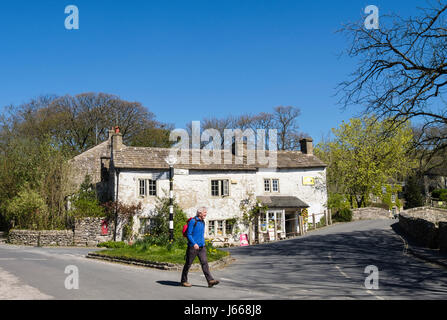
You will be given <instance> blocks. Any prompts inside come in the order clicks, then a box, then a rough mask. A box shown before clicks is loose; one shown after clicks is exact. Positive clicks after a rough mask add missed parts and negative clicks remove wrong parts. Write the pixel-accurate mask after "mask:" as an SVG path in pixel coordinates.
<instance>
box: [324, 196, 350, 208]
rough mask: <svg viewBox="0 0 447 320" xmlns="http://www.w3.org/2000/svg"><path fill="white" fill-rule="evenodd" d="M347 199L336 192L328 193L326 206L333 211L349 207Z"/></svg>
mask: <svg viewBox="0 0 447 320" xmlns="http://www.w3.org/2000/svg"><path fill="white" fill-rule="evenodd" d="M350 207H351V206H350V204H349V201H348V200H347V199H346V196H345V195H343V194H338V193H329V195H328V208H329V209H333V210H335V211H338V210H341V209H345V208H350Z"/></svg>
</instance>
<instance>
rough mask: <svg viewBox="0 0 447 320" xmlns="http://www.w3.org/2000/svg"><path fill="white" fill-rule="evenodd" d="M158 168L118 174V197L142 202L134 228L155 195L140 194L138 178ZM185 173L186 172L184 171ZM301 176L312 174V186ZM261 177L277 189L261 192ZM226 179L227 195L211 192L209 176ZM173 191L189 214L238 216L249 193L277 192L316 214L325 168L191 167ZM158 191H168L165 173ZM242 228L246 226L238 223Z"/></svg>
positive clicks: (322, 201) (322, 196)
mask: <svg viewBox="0 0 447 320" xmlns="http://www.w3.org/2000/svg"><path fill="white" fill-rule="evenodd" d="M159 173H160V171H157V170H152V171H151V170H147V171H146V170H145V171H141V170H139V171H136V170H135V171H132V170H122V171H121V173H120V178H119V192H118V194H119V196H118V197H119V201H122V202H124V203H126V204H137V203H138V202H141V203H142V213H141V214H140V215H139V216H137V217H136V218H135V220H134V232H138V230H139V228H140V223H139V218H141V217H150V216H152V215H153V214H154V213H155V212H154V209H155V205H156V197H154V196H146V197H140V196H139V189H138V188H139V185H138V180H139V179H152V177H153V175H157V174H159ZM184 173H186V172H184ZM303 177H314V179H315V186H305V185H303ZM264 178H274V179H279V181H280V182H279V184H280V192H279V193H276V192H275V193H274V192H271V193H270V192H269V193H266V192H264ZM214 179H229V180H230V184H229V193H230V194H229V196H228V197H213V196H211V180H214ZM174 193H175V197H176V200H177V201H178V203H179V205H180V207H181V208H182V209H183V210H184V211H185V212H186V214H187V215H188V216H189V217H193V216H195V214H196V211H197V208H198V207H200V206H205V207H207V208H208V215H207V220H208V221H210V220H225V219H230V218H239V217H240V216H241V211H240V204H241V201H242V200H246V199H247V198H249V197H250V196H253V197H256V196H264V195H270V196H274V195H278V196H296V197H298V198H300V199H301V200H303V201H304V202H306V203H307V204H308V205H309V206H310V208H309V214H310V215H311V214H312V213H315V214H319V213H322V212H324V210H326V207H325V206H326V203H327V190H326V171H325V169H303V170H291V169H287V170H262V171H257V172H256V171H205V170H203V171H199V170H190V171H189V172H188V174H179V173H177V172H176V174H175V177H174ZM157 195H158V196H159V197H165V196H166V197H167V196H168V195H169V180H168V179H167V177H166V176H165V177H164V178H162V179H161V180H158V182H157ZM121 228H122V226H120V225H119V226H118V232H117V236H118V239H120V238H121V234H122V230H121ZM239 228H240V229H241V232H244V233H246V232H247V230H245V229H244V228H243V226H239Z"/></svg>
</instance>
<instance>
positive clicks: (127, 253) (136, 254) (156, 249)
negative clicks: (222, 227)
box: [95, 245, 229, 264]
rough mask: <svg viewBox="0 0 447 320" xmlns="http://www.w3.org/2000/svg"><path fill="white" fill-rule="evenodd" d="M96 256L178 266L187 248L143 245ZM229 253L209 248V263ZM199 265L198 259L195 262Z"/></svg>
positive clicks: (112, 250)
mask: <svg viewBox="0 0 447 320" xmlns="http://www.w3.org/2000/svg"><path fill="white" fill-rule="evenodd" d="M95 253H96V254H99V255H103V256H107V257H113V258H124V259H126V258H127V259H138V260H144V261H148V262H168V263H176V264H184V263H185V253H186V247H185V248H179V247H173V248H171V250H169V249H168V247H167V246H158V245H151V246H148V245H142V246H135V245H133V246H126V247H123V248H112V249H106V250H102V251H97V252H95ZM228 255H229V253H228V252H226V251H222V250H219V249H216V248H207V256H208V262H213V261H217V260H219V259H222V258H224V257H226V256H228ZM194 263H198V258H196V259H195V260H194Z"/></svg>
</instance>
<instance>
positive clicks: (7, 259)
mask: <svg viewBox="0 0 447 320" xmlns="http://www.w3.org/2000/svg"><path fill="white" fill-rule="evenodd" d="M13 260H17V259H16V258H0V261H13Z"/></svg>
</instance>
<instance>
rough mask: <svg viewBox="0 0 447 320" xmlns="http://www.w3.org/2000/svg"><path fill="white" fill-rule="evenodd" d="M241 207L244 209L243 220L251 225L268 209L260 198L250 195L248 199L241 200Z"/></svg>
mask: <svg viewBox="0 0 447 320" xmlns="http://www.w3.org/2000/svg"><path fill="white" fill-rule="evenodd" d="M240 209H241V211H242V222H243V223H244V224H245V225H251V224H252V223H253V221H254V219H256V218H257V217H258V215H259V214H260V213H261V212H265V211H267V210H268V207H267V206H266V205H263V204H262V203H261V202H260V201H259V200H257V199H255V198H254V197H253V195H250V196H249V198H248V199H246V200H244V201H241V204H240Z"/></svg>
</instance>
